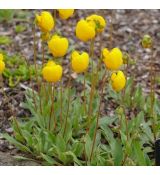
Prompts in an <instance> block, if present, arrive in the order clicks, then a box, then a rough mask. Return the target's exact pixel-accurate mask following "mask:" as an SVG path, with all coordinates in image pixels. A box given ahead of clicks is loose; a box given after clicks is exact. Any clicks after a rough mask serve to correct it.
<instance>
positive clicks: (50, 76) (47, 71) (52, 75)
mask: <svg viewBox="0 0 160 175" xmlns="http://www.w3.org/2000/svg"><path fill="white" fill-rule="evenodd" d="M62 71H63V69H62V66H60V65H57V64H55V63H54V62H53V61H49V62H48V63H47V64H46V66H44V68H43V69H42V75H43V78H44V79H45V80H46V81H47V82H50V83H56V82H58V81H59V80H60V79H61V78H62Z"/></svg>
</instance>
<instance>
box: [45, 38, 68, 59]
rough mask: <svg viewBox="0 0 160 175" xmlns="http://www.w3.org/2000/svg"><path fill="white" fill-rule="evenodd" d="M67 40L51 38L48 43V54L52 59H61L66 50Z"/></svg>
mask: <svg viewBox="0 0 160 175" xmlns="http://www.w3.org/2000/svg"><path fill="white" fill-rule="evenodd" d="M68 45H69V43H68V39H67V38H64V37H60V36H58V35H54V36H52V38H51V40H50V41H49V42H48V47H49V50H50V52H51V53H52V55H53V56H54V57H63V56H64V55H65V54H66V53H67V50H68Z"/></svg>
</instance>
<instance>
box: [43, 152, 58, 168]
mask: <svg viewBox="0 0 160 175" xmlns="http://www.w3.org/2000/svg"><path fill="white" fill-rule="evenodd" d="M41 156H42V158H43V159H44V160H46V161H47V162H48V164H49V165H55V164H56V161H55V160H54V159H53V158H52V157H50V156H48V155H46V154H43V153H41Z"/></svg>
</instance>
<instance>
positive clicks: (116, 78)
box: [111, 71, 126, 92]
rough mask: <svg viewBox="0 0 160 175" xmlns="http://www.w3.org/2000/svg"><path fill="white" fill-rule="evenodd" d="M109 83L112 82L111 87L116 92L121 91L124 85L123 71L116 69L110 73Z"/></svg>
mask: <svg viewBox="0 0 160 175" xmlns="http://www.w3.org/2000/svg"><path fill="white" fill-rule="evenodd" d="M111 84H112V88H113V89H114V90H115V91H116V92H119V91H121V90H122V89H123V88H124V87H125V85H126V78H125V75H124V73H123V72H122V71H118V72H117V73H112V75H111Z"/></svg>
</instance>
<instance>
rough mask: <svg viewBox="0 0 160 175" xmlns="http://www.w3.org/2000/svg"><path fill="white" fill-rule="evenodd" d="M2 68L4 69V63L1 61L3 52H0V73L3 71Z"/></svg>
mask: <svg viewBox="0 0 160 175" xmlns="http://www.w3.org/2000/svg"><path fill="white" fill-rule="evenodd" d="M4 69H5V63H4V61H3V54H0V74H2V73H3V71H4Z"/></svg>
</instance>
